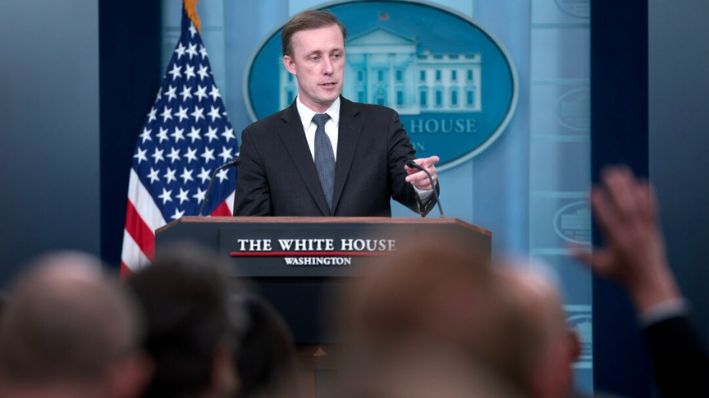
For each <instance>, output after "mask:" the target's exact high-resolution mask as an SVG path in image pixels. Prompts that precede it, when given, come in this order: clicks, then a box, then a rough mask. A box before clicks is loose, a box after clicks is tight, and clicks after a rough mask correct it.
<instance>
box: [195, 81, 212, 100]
mask: <svg viewBox="0 0 709 398" xmlns="http://www.w3.org/2000/svg"><path fill="white" fill-rule="evenodd" d="M194 95H196V96H197V101H199V102H202V100H203V99H205V98H207V97H209V96H208V95H207V87H206V86H205V87H202V86H200V85H197V91H195V93H194Z"/></svg>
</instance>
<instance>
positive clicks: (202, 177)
mask: <svg viewBox="0 0 709 398" xmlns="http://www.w3.org/2000/svg"><path fill="white" fill-rule="evenodd" d="M200 169H201V171H200V172H199V174H197V178H199V179H200V180H202V184H204V183H205V182H207V181H209V173H210V171H209V170H207V169H205V168H204V167H200Z"/></svg>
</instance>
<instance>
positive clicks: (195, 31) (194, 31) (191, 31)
mask: <svg viewBox="0 0 709 398" xmlns="http://www.w3.org/2000/svg"><path fill="white" fill-rule="evenodd" d="M189 31H190V37H194V35H196V34H197V29H196V28H195V27H194V24H193V23H190V28H189Z"/></svg>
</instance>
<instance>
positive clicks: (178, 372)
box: [127, 245, 231, 397]
mask: <svg viewBox="0 0 709 398" xmlns="http://www.w3.org/2000/svg"><path fill="white" fill-rule="evenodd" d="M166 253H169V254H166V255H161V256H158V257H157V258H156V259H155V261H154V262H153V264H152V265H150V266H149V267H146V268H143V269H141V270H140V271H138V272H136V273H135V274H133V275H132V276H131V277H130V278H129V279H128V280H127V285H128V287H129V288H130V289H131V290H132V291H133V292H134V294H135V296H136V298H137V299H138V302H139V304H140V305H141V306H142V308H143V310H144V314H145V318H146V319H145V324H146V336H145V341H144V343H143V345H144V347H143V348H144V349H145V351H146V353H147V354H148V355H150V356H151V357H152V359H153V361H154V362H155V372H154V375H153V378H152V381H151V383H150V384H149V386H148V388H147V391H146V396H169V397H178V396H197V395H199V394H200V393H202V392H204V391H205V390H206V389H208V388H209V387H210V385H211V381H212V380H211V375H212V372H213V369H212V368H213V356H214V353H215V350H216V348H217V347H218V345H219V344H221V343H223V342H225V340H226V341H228V339H229V338H230V332H231V328H230V323H229V312H228V307H227V305H228V301H227V300H228V294H229V282H228V281H227V279H226V277H225V276H224V272H223V270H222V269H221V268H220V263H219V260H218V258H217V257H216V256H215V255H214V254H213V253H211V252H208V251H205V250H202V249H200V248H197V247H195V246H191V245H182V246H181V247H173V248H171V249H169V250H166Z"/></svg>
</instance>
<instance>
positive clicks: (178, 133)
mask: <svg viewBox="0 0 709 398" xmlns="http://www.w3.org/2000/svg"><path fill="white" fill-rule="evenodd" d="M184 132H185V129H181V128H179V127H175V132H174V133H172V134H170V137H172V138H173V139H175V144H177V143H178V142H180V140H184V139H185V136H184Z"/></svg>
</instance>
